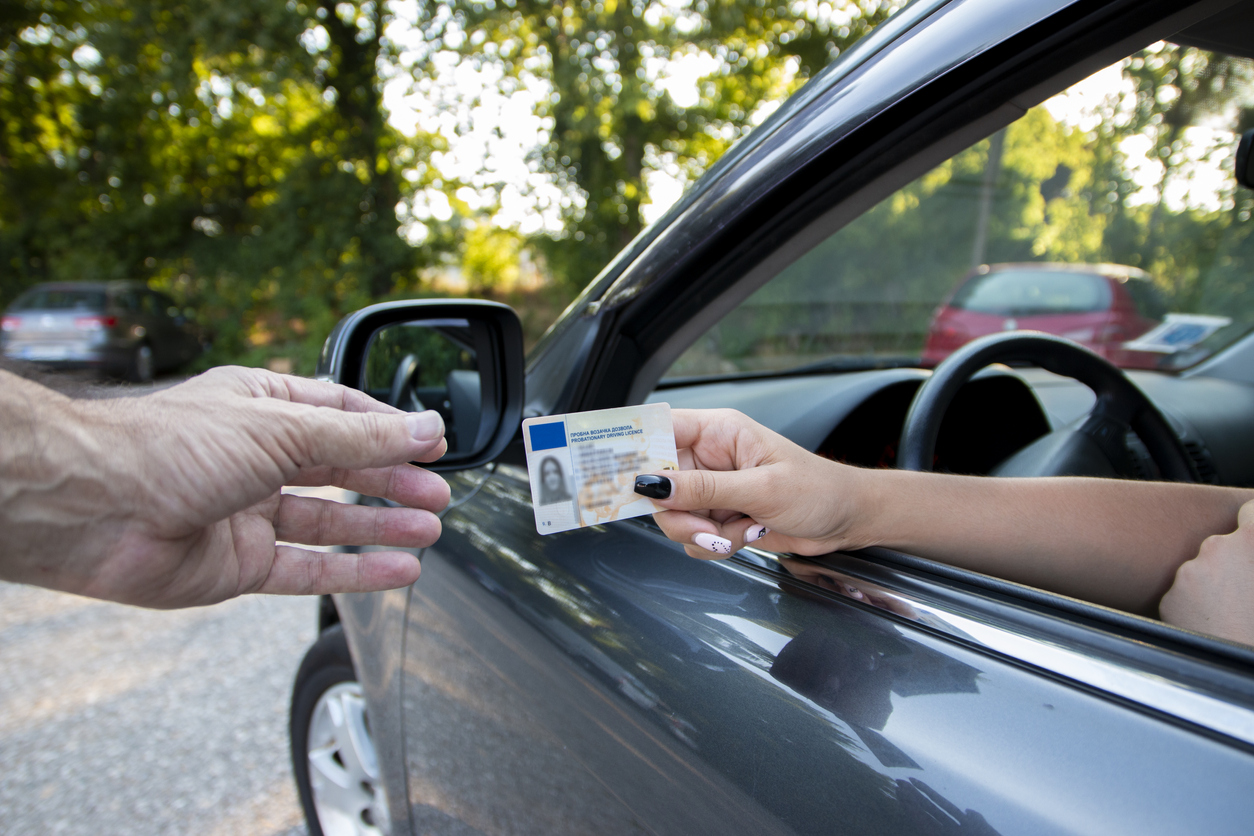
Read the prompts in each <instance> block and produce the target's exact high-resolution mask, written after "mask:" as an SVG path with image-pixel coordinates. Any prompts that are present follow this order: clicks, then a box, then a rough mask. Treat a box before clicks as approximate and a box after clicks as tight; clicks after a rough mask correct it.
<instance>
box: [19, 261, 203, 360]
mask: <svg viewBox="0 0 1254 836" xmlns="http://www.w3.org/2000/svg"><path fill="white" fill-rule="evenodd" d="M0 347H3V351H4V356H5V357H9V358H11V359H14V360H25V361H28V362H32V363H39V364H41V365H46V366H49V367H53V368H63V369H91V370H95V371H99V372H101V373H103V374H106V375H109V376H112V377H125V378H127V379H128V380H132V381H136V382H145V381H149V380H152V378H153V376H154V375H156V374H160V373H162V372H167V371H172V370H174V369H177V368H179V367H180V366H182V365H184V364H186V363H187V362H188V361H190V360H192V359H193V358H195V357H196V356H197V355H198V354H199V353H200V351H201V343H200V340H199V338H198V337H197V335H196V333H195V331H194V330H193V329H192V327H191V326H190V323H189V321H188V317H187V315H186V314H185V313H184V312H183V311H181V310H180V309H179V308H178V306H177V305H176V304H175V303H174V300H172V299H171V298H170V297H168V296H166V295H165V294H162V293H158V292H156V291H154V290H150V289H149V288H148V287H147V285H145V284H144V283H142V282H136V281H113V282H51V283H47V284H40V285H36V286H35V287H32V288H31V289H30V290H28V291H26V292H25V293H23V294H22V295H21V296H19V297H18V298H17V299H16V300H15V301H14V302H13V304H12V305H10V306H9V308H8V310H6V311H5V313H4V319H3V326H2V330H0Z"/></svg>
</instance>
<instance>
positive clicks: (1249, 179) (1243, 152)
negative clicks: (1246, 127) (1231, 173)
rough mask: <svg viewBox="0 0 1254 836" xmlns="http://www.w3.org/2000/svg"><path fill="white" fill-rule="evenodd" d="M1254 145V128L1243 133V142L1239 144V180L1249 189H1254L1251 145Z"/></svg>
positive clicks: (1253, 163) (1253, 155)
mask: <svg viewBox="0 0 1254 836" xmlns="http://www.w3.org/2000/svg"><path fill="white" fill-rule="evenodd" d="M1251 146H1254V130H1251V131H1246V132H1245V133H1243V134H1241V144H1240V145H1238V146H1237V182H1238V183H1240V184H1241V185H1242V186H1245V187H1246V188H1247V189H1254V154H1251V153H1250V147H1251Z"/></svg>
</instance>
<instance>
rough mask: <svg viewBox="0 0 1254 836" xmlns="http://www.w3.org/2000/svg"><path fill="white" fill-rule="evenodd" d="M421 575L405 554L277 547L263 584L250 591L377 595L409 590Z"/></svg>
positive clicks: (418, 568) (410, 558) (419, 569)
mask: <svg viewBox="0 0 1254 836" xmlns="http://www.w3.org/2000/svg"><path fill="white" fill-rule="evenodd" d="M421 571H422V566H421V564H419V562H418V558H417V557H415V556H414V555H412V554H409V553H408V552H365V553H363V554H342V553H327V552H314V551H309V550H307V549H300V548H296V547H295V546H278V547H276V548H275V550H274V565H273V566H272V567H271V568H270V574H269V576H267V577H266V580H265V583H263V584H262V585H261V588H259V589H255V590H252V591H253V592H260V593H265V594H267V595H329V594H330V593H332V592H379V591H381V590H384V589H398V588H400V587H402V586H409V585H410V584H411V583H413V582H414V581H416V580H418V573H419V572H421Z"/></svg>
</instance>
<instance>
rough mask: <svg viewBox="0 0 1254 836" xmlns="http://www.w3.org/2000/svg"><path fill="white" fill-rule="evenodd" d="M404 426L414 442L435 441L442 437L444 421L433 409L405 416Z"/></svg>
mask: <svg viewBox="0 0 1254 836" xmlns="http://www.w3.org/2000/svg"><path fill="white" fill-rule="evenodd" d="M405 426H406V427H408V428H409V435H410V437H411V438H413V439H415V440H416V441H435V440H436V439H437V438H439V437H440V436H442V435H444V419H443V418H441V417H440V413H438V412H436V411H435V410H434V409H428V410H427V411H426V412H411V413H409V414H408V415H406V416H405Z"/></svg>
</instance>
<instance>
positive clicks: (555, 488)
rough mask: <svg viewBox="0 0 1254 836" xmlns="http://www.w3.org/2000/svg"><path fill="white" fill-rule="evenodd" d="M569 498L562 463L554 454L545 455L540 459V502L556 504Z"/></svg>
mask: <svg viewBox="0 0 1254 836" xmlns="http://www.w3.org/2000/svg"><path fill="white" fill-rule="evenodd" d="M570 500H571V495H570V488H569V486H568V485H567V483H566V474H565V472H564V471H563V470H562V463H561V462H560V461H558V460H557V458H556V457H555V456H545V457H544V458H543V459H541V460H540V504H541V505H556V504H557V503H559V502H570Z"/></svg>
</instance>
